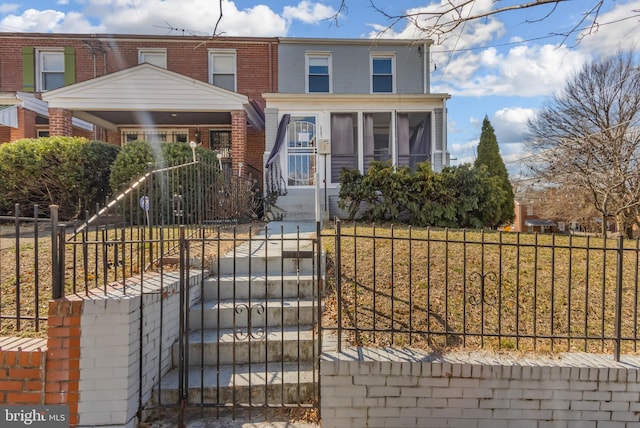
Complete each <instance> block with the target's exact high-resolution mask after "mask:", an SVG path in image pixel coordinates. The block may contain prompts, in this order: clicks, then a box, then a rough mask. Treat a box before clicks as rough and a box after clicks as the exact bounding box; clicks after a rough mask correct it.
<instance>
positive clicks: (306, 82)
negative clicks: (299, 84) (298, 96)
mask: <svg viewBox="0 0 640 428" xmlns="http://www.w3.org/2000/svg"><path fill="white" fill-rule="evenodd" d="M314 57H315V58H327V64H328V67H329V70H328V73H329V92H312V93H314V94H323V93H325V94H326V93H329V94H332V93H333V61H332V58H331V52H307V53H306V54H305V57H304V91H305V93H307V94H309V93H311V92H309V58H314Z"/></svg>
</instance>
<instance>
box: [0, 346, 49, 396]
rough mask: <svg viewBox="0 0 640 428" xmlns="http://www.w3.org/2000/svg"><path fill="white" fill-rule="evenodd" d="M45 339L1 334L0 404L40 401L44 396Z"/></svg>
mask: <svg viewBox="0 0 640 428" xmlns="http://www.w3.org/2000/svg"><path fill="white" fill-rule="evenodd" d="M46 355H47V342H46V340H45V339H33V338H16V337H2V338H0V373H2V376H0V404H5V405H6V404H11V405H20V404H36V405H37V404H41V403H42V402H43V397H44V388H43V386H44V383H43V381H44V373H45V371H44V368H45V358H46Z"/></svg>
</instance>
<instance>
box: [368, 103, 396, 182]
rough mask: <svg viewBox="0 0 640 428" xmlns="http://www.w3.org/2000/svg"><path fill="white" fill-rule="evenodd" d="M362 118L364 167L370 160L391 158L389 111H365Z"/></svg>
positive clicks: (382, 160)
mask: <svg viewBox="0 0 640 428" xmlns="http://www.w3.org/2000/svg"><path fill="white" fill-rule="evenodd" d="M363 120H364V123H363V125H364V129H363V131H364V169H365V172H366V171H367V170H368V169H369V164H371V161H373V160H376V161H381V162H384V161H387V160H389V159H391V149H390V148H391V113H382V112H381V113H365V114H364V116H363Z"/></svg>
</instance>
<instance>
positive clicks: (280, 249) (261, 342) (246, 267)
mask: <svg viewBox="0 0 640 428" xmlns="http://www.w3.org/2000/svg"><path fill="white" fill-rule="evenodd" d="M307 230H309V229H308V228H307ZM272 232H273V234H272V235H270V236H268V237H267V239H265V237H264V236H262V237H258V238H256V240H255V241H251V242H247V243H244V244H242V245H240V246H238V247H236V249H235V250H233V251H231V252H230V253H229V254H227V255H226V256H225V257H222V258H220V260H219V261H216V263H214V272H213V274H212V275H211V276H210V277H209V278H207V279H206V280H205V282H204V287H203V290H202V300H201V301H198V302H196V303H195V304H193V305H192V306H191V308H190V309H189V313H188V315H187V316H186V319H188V325H189V333H188V335H187V337H186V338H185V342H186V345H185V346H181V345H180V343H178V342H176V343H174V344H173V346H172V349H171V358H172V361H173V369H172V370H171V371H170V372H169V373H167V374H166V375H165V376H163V377H162V380H161V382H160V385H158V387H157V388H156V391H155V394H154V395H155V397H154V398H155V400H156V401H157V400H158V399H159V400H160V401H159V402H158V403H161V404H162V405H166V404H170V403H178V402H179V401H180V397H179V389H178V382H179V379H180V378H182V379H183V385H185V392H184V393H185V394H186V395H187V396H188V403H187V405H189V404H195V405H198V404H204V405H214V406H217V405H220V406H229V405H236V406H237V405H242V406H258V407H259V406H287V407H288V406H296V405H300V404H303V403H309V402H311V401H313V400H314V399H315V397H316V396H317V394H318V388H317V378H316V376H317V375H316V372H315V371H314V365H315V364H317V361H318V354H319V349H318V346H319V345H318V343H319V341H318V336H317V328H315V324H316V323H317V320H318V309H319V308H318V292H317V281H316V280H315V276H314V272H315V271H316V270H317V269H316V263H317V261H316V260H315V258H314V257H315V256H314V252H313V248H312V241H311V234H310V233H308V232H305V233H300V232H298V231H296V232H294V233H289V232H290V231H286V233H285V230H284V228H282V227H281V228H280V229H278V230H275V229H273V230H272ZM297 238H300V239H297ZM180 361H183V362H184V366H183V368H184V371H183V372H182V375H181V374H180V371H179V366H180V364H179V362H180ZM187 385H188V386H187Z"/></svg>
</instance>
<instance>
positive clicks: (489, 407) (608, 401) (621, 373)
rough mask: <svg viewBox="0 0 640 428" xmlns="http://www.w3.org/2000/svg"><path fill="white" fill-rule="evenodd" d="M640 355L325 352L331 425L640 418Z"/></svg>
mask: <svg viewBox="0 0 640 428" xmlns="http://www.w3.org/2000/svg"><path fill="white" fill-rule="evenodd" d="M639 368H640V357H638V356H630V355H626V356H624V361H623V362H620V363H617V362H616V361H614V359H613V357H612V356H611V355H595V354H582V353H575V354H574V353H571V354H560V355H554V356H546V355H535V356H518V355H509V354H493V353H488V352H487V353H473V352H468V353H452V354H444V355H434V354H429V353H426V352H420V351H412V350H408V349H395V350H394V349H387V348H381V349H373V348H347V350H346V351H345V352H343V353H341V354H338V353H335V352H333V351H329V352H326V353H325V354H323V359H322V361H321V364H320V379H321V391H320V394H321V397H322V398H321V403H322V404H321V406H322V408H321V413H322V427H323V428H331V427H340V428H347V427H363V426H367V427H391V426H393V427H465V428H466V427H487V428H488V427H498V428H508V427H515V426H518V427H532V428H533V427H536V428H538V427H559V426H562V427H594V428H595V427H604V426H607V427H609V426H610V427H620V428H623V427H628V428H631V427H637V426H639V424H640V403H639V401H640V383H638V380H640V379H639V377H638V376H639Z"/></svg>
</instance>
